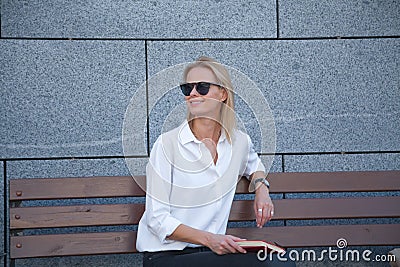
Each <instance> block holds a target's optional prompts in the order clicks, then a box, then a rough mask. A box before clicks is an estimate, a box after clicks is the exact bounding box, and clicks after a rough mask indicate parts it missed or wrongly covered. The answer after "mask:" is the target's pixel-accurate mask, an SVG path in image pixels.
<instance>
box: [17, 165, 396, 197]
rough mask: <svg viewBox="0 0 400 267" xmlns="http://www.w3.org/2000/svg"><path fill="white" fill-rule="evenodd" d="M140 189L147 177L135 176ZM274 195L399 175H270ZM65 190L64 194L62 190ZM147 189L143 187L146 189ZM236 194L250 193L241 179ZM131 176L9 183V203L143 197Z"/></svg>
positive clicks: (366, 184) (386, 182)
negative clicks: (36, 200)
mask: <svg viewBox="0 0 400 267" xmlns="http://www.w3.org/2000/svg"><path fill="white" fill-rule="evenodd" d="M135 179H136V180H137V181H139V182H140V184H141V185H144V184H145V176H135ZM268 179H269V180H270V183H271V193H301V192H305V193H306V192H372V191H398V190H400V171H362V172H361V171H360V172H354V171H353V172H328V173H325V172H316V173H311V172H306V173H270V174H269V175H268ZM61 188H62V190H60V189H61ZM143 188H144V187H143ZM236 193H239V194H243V193H248V181H247V179H241V180H240V181H239V183H238V186H237V189H236ZM144 194H145V193H144V191H143V190H142V189H141V187H140V186H138V185H137V184H136V182H135V180H134V179H133V178H132V177H131V176H115V177H114V176H110V177H86V178H46V179H43V178H41V179H40V178H36V179H35V178H31V179H11V180H10V200H11V201H15V200H16V201H18V200H35V199H66V198H94V197H129V196H144Z"/></svg>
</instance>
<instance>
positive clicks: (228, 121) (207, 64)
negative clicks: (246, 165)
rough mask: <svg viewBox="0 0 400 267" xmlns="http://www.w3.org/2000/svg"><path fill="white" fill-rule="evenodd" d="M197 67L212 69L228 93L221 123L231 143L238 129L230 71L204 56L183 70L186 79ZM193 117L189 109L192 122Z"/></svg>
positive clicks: (222, 109)
mask: <svg viewBox="0 0 400 267" xmlns="http://www.w3.org/2000/svg"><path fill="white" fill-rule="evenodd" d="M197 67H203V68H208V69H209V70H211V71H212V72H213V73H214V75H215V77H216V78H217V83H218V84H219V85H221V86H222V89H223V90H225V91H226V93H227V98H226V99H225V101H224V102H223V103H224V104H222V106H221V112H220V118H219V120H220V121H219V123H220V124H221V125H222V127H223V128H224V130H225V134H226V137H227V139H228V141H229V142H230V143H231V142H232V136H233V135H232V134H233V131H234V130H235V129H236V114H235V108H234V91H233V85H232V81H231V78H230V75H229V72H228V70H227V69H226V68H225V67H224V66H223V65H222V64H220V63H218V62H217V61H215V60H214V59H212V58H209V57H204V56H202V57H199V58H198V59H197V60H196V61H195V62H193V63H191V64H189V65H188V66H187V67H186V68H185V70H184V72H183V79H184V81H186V78H187V75H188V73H189V71H191V70H192V69H194V68H197ZM192 119H193V115H192V114H191V113H190V111H189V110H188V113H187V120H188V121H189V122H190V121H191V120H192Z"/></svg>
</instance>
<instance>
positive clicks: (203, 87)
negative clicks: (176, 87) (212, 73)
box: [180, 82, 222, 96]
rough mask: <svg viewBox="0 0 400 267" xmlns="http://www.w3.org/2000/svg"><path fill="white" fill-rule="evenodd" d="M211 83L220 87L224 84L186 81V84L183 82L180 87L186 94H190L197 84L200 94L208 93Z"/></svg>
mask: <svg viewBox="0 0 400 267" xmlns="http://www.w3.org/2000/svg"><path fill="white" fill-rule="evenodd" d="M211 85H215V86H218V87H220V88H221V87H222V85H219V84H215V83H209V82H197V83H184V84H181V85H180V87H181V90H182V93H183V94H184V95H185V96H189V95H190V93H191V92H192V90H193V88H194V87H195V86H196V91H197V92H198V93H199V94H200V95H206V94H208V92H209V91H210V86H211Z"/></svg>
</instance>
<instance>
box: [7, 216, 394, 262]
mask: <svg viewBox="0 0 400 267" xmlns="http://www.w3.org/2000/svg"><path fill="white" fill-rule="evenodd" d="M228 234H233V235H236V236H239V237H243V238H247V239H249V240H250V239H257V240H260V239H263V240H267V241H271V242H276V243H277V244H279V245H281V246H283V247H287V248H296V247H314V246H315V247H316V246H336V241H337V240H338V239H339V238H345V239H346V240H347V242H348V245H350V246H361V245H376V246H379V245H389V246H391V245H393V246H396V245H400V225H399V224H376V225H329V226H285V227H264V228H262V229H258V228H255V227H254V228H229V229H228ZM10 242H11V251H10V255H11V258H30V257H54V256H67V255H71V256H72V255H88V254H109V253H133V252H137V251H136V247H135V244H136V232H107V233H85V234H65V235H34V236H13V237H11V240H10ZM38 244H40V246H38ZM18 247H20V248H18Z"/></svg>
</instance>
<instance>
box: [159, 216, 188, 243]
mask: <svg viewBox="0 0 400 267" xmlns="http://www.w3.org/2000/svg"><path fill="white" fill-rule="evenodd" d="M181 224H182V223H181V222H180V221H179V220H177V219H175V218H174V217H168V218H166V219H165V220H164V221H163V224H162V226H161V227H160V230H159V235H158V238H159V239H160V242H161V243H163V244H168V243H171V242H174V241H175V240H168V239H167V236H170V235H171V234H172V233H173V232H174V231H175V230H176V228H177V227H178V226H179V225H181Z"/></svg>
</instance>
